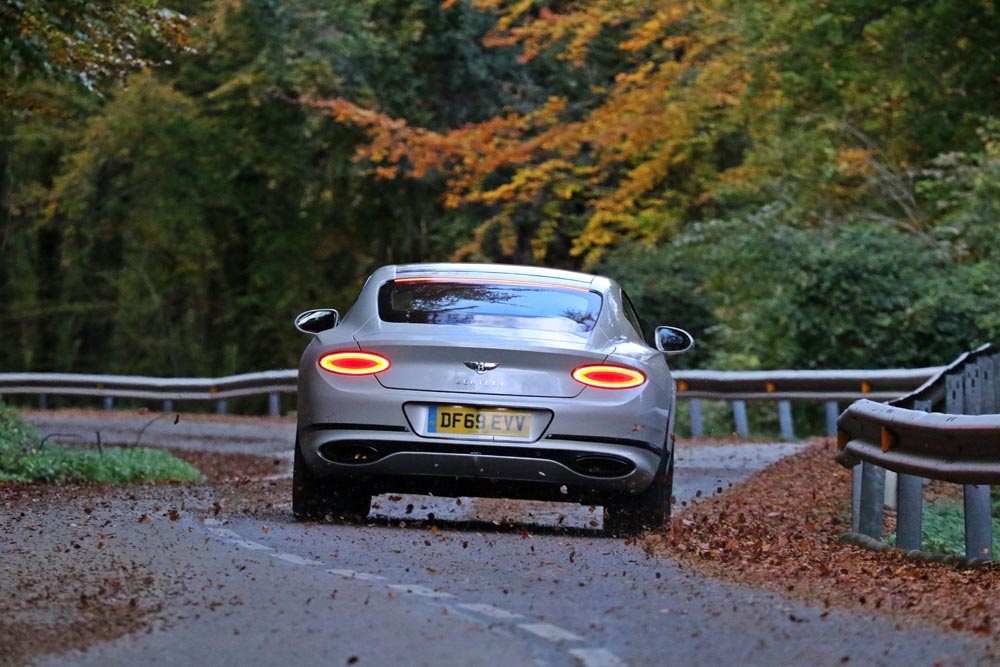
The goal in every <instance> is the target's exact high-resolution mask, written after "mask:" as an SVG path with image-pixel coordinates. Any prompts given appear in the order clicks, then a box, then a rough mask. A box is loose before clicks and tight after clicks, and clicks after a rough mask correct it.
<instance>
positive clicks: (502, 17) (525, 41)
mask: <svg viewBox="0 0 1000 667" xmlns="http://www.w3.org/2000/svg"><path fill="white" fill-rule="evenodd" d="M454 4H455V2H454V1H453V0H452V1H450V2H446V3H444V7H445V8H446V9H447V8H448V7H450V6H452V5H454ZM473 4H474V5H475V6H476V7H478V8H480V9H482V10H483V11H494V12H496V13H497V22H496V25H495V27H494V28H493V29H492V30H491V31H490V32H489V33H488V34H487V35H486V37H485V39H484V42H485V43H486V44H487V45H490V46H495V47H516V48H519V49H520V57H519V59H520V60H521V61H522V62H527V61H531V60H532V59H534V58H536V57H539V55H540V54H542V53H548V54H550V55H551V54H552V53H554V54H555V57H557V58H559V59H561V60H565V61H568V62H569V63H571V64H572V65H573V66H574V67H577V68H587V67H588V66H589V62H590V60H591V59H592V57H593V55H594V54H593V51H594V49H602V48H610V49H612V50H613V51H614V53H613V54H612V57H613V58H614V59H615V61H616V62H618V63H620V69H619V71H617V72H616V73H614V75H613V76H612V77H610V78H609V79H608V80H607V81H606V82H602V83H601V84H596V83H595V84H592V85H591V90H590V93H591V95H590V96H589V99H587V100H586V101H584V102H579V103H578V102H574V101H573V100H570V99H567V98H566V97H564V96H553V97H550V98H549V99H548V101H547V102H545V103H544V104H542V105H541V106H539V107H538V108H536V109H532V110H529V111H514V110H509V111H508V112H507V113H504V114H502V115H499V116H496V117H494V118H491V119H489V120H486V121H483V122H480V123H474V124H469V125H466V126H463V127H459V128H455V129H450V130H445V131H441V132H436V131H431V130H429V129H425V128H421V127H414V126H411V125H410V124H409V123H408V122H407V121H406V120H404V119H401V118H392V117H389V116H388V115H386V114H383V113H380V112H378V111H376V110H372V109H369V108H364V107H362V106H360V105H358V104H355V103H353V102H351V101H349V100H347V99H343V98H338V99H331V100H315V99H312V100H307V101H306V104H309V105H311V106H313V107H316V108H318V109H321V110H323V111H324V112H326V113H328V114H330V115H332V116H333V117H335V118H336V119H337V120H338V121H340V122H345V123H353V124H355V125H357V126H359V127H361V128H363V129H364V131H365V132H366V133H367V135H368V137H369V139H370V141H369V142H368V143H367V144H362V145H360V146H359V147H358V150H357V153H356V159H357V160H359V161H365V162H367V163H369V164H370V165H371V168H372V170H373V172H374V173H375V174H376V175H377V176H379V177H383V178H397V177H410V178H422V177H424V176H426V175H427V174H428V173H429V172H441V173H443V174H444V175H445V177H446V179H447V191H446V194H445V203H446V205H447V206H448V207H460V206H468V205H486V206H487V207H488V210H490V211H492V212H493V215H491V216H490V217H489V218H488V219H487V220H486V221H485V222H483V223H482V224H481V225H480V226H479V227H478V229H477V230H476V234H475V239H474V240H473V241H472V242H471V243H469V244H467V245H465V246H463V247H461V248H459V249H458V251H457V252H456V258H458V259H465V258H482V257H483V248H482V242H483V239H484V236H485V235H486V234H487V233H488V232H490V231H498V232H499V238H500V245H501V250H502V252H503V254H504V255H505V256H508V257H512V256H514V254H515V251H516V250H517V248H518V246H519V244H521V243H523V242H524V241H525V239H523V238H522V236H523V234H522V232H523V230H527V231H528V232H529V234H530V238H529V239H527V241H528V242H529V243H530V247H531V250H532V254H533V256H534V259H535V260H537V261H543V260H545V259H546V257H547V253H548V250H549V247H550V245H551V243H552V241H553V239H554V238H555V237H557V236H559V235H563V234H567V233H568V232H569V233H571V234H572V248H571V253H572V254H573V255H585V256H586V258H587V259H591V260H592V259H596V258H597V257H598V256H599V255H600V253H601V251H602V250H603V249H605V248H608V247H609V246H612V245H613V244H615V243H616V242H617V241H618V240H620V239H621V238H623V237H624V238H647V239H649V238H655V237H658V236H660V235H661V234H662V233H663V232H664V228H666V227H669V226H670V225H672V224H676V223H677V222H678V221H679V220H680V219H681V218H682V217H684V211H685V210H686V209H689V208H691V207H696V206H698V205H699V204H700V203H701V202H703V201H704V199H705V197H707V196H708V195H709V194H710V193H711V188H712V177H713V176H714V174H713V173H705V172H706V163H705V160H704V156H705V155H706V154H707V153H710V152H711V151H712V150H713V149H714V147H715V143H716V141H717V139H718V137H719V135H720V134H721V133H722V132H723V131H724V129H725V128H726V126H727V123H731V122H732V120H731V119H730V117H728V116H727V113H726V112H727V110H728V109H730V108H732V107H735V106H738V105H739V104H740V103H741V99H742V98H743V97H744V96H745V95H746V93H747V85H748V80H749V78H748V77H749V75H748V73H747V71H746V69H745V68H744V66H743V64H744V63H743V60H742V59H741V57H740V56H739V55H738V53H737V52H736V51H734V50H733V49H731V48H729V47H730V46H731V44H732V42H733V40H734V37H733V36H732V35H730V34H729V33H728V32H727V29H726V25H725V21H724V11H723V10H724V6H723V4H724V3H718V2H709V3H695V2H666V3H664V2H659V1H657V2H653V1H650V0H646V1H643V2H635V3H619V2H613V1H611V0H587V1H585V2H576V3H571V4H566V5H565V6H564V7H562V8H559V9H552V8H549V7H542V8H540V9H536V8H535V7H534V3H531V2H499V1H497V0H476V1H475V2H474V3H473ZM602 55H604V56H606V55H607V54H602ZM709 171H711V170H709ZM664 212H666V214H665V215H664ZM525 219H530V220H532V221H533V222H531V223H529V224H520V221H522V220H525Z"/></svg>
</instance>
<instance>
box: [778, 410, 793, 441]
mask: <svg viewBox="0 0 1000 667" xmlns="http://www.w3.org/2000/svg"><path fill="white" fill-rule="evenodd" d="M778 426H779V428H780V429H781V437H782V438H784V439H785V440H794V439H795V427H794V426H793V425H792V403H791V401H778Z"/></svg>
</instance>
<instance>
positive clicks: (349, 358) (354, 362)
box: [319, 352, 389, 375]
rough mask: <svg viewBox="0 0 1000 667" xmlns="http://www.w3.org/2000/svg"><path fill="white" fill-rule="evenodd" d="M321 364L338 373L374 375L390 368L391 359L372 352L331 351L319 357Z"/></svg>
mask: <svg viewBox="0 0 1000 667" xmlns="http://www.w3.org/2000/svg"><path fill="white" fill-rule="evenodd" d="M319 366H320V368H322V369H323V370H326V371H330V372H331V373H337V374H338V375H374V374H375V373H381V372H382V371H384V370H385V369H387V368H389V360H388V359H386V358H385V357H383V356H382V355H381V354H374V353H372V352H331V353H330V354H324V355H323V356H322V357H320V358H319Z"/></svg>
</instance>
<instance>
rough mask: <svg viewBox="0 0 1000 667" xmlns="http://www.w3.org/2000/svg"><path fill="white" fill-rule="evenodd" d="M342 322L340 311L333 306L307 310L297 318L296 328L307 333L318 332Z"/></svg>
mask: <svg viewBox="0 0 1000 667" xmlns="http://www.w3.org/2000/svg"><path fill="white" fill-rule="evenodd" d="M338 324H340V313H338V312H337V311H336V310H334V309H332V308H318V309H316V310H307V311H306V312H304V313H302V314H301V315H299V316H298V317H296V318H295V328H296V329H298V330H299V331H301V332H302V333H306V334H318V333H322V332H323V331H326V330H327V329H332V328H334V327H335V326H337V325H338Z"/></svg>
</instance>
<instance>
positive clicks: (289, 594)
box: [33, 417, 994, 667]
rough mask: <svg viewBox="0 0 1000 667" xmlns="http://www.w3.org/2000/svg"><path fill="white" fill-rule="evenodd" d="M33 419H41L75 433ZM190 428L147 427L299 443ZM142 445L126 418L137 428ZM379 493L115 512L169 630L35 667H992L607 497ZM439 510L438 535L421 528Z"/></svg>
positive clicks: (120, 535) (697, 461) (720, 466)
mask: <svg viewBox="0 0 1000 667" xmlns="http://www.w3.org/2000/svg"><path fill="white" fill-rule="evenodd" d="M33 420H34V421H35V422H36V423H37V424H38V425H39V426H40V430H41V431H42V432H45V431H46V429H49V428H52V429H56V430H62V429H63V428H64V427H65V426H67V425H65V424H52V423H45V419H44V417H41V418H39V417H34V418H33ZM147 421H148V420H147ZM181 423H184V422H181ZM70 426H75V427H76V428H78V429H81V430H82V429H84V428H85V427H89V425H87V424H82V423H79V422H77V423H76V424H71V425H70ZM105 426H106V425H105ZM178 426H179V424H178ZM164 428H165V429H166V428H167V427H166V426H164ZM190 428H191V430H190V431H186V432H185V433H184V434H183V435H182V434H181V433H180V432H179V431H175V432H174V436H175V437H174V438H173V439H172V438H171V436H170V435H169V434H163V433H161V434H159V435H155V437H154V433H151V431H152V429H153V427H150V428H149V429H147V431H146V433H145V434H144V436H143V437H144V438H145V437H150V440H149V441H148V442H155V441H160V442H164V443H166V442H168V441H169V442H170V443H171V444H174V445H175V446H192V447H202V446H214V447H220V448H225V449H227V450H229V451H240V450H241V449H242V448H248V449H253V450H254V451H256V452H258V453H267V454H273V453H275V452H280V451H286V452H287V450H288V449H289V445H288V443H289V442H290V441H291V439H290V438H288V437H286V436H287V435H288V434H290V433H291V428H292V427H291V426H290V425H288V424H284V423H276V422H272V423H269V424H267V425H266V426H262V427H260V428H250V429H249V430H250V431H252V433H250V434H247V433H242V432H241V429H242V427H241V426H240V427H237V426H234V425H211V426H207V427H199V426H198V425H197V424H195V425H193V426H190ZM216 430H218V432H216ZM285 431H287V432H288V433H285ZM105 433H111V429H110V428H109V429H107V431H105ZM133 435H134V433H133ZM244 436H246V437H244ZM250 436H253V437H250ZM130 438H131V436H129V435H128V433H127V425H121V441H131V440H130ZM104 440H105V441H108V440H114V438H112V437H104ZM144 442H145V440H144ZM793 449H794V446H787V445H765V446H752V447H750V446H745V445H741V446H723V447H699V448H690V449H686V450H683V451H682V452H681V453H680V454H679V456H678V460H677V468H676V485H675V495H676V496H677V498H678V502H681V501H685V500H688V499H690V498H691V497H693V496H694V494H695V493H697V492H698V491H703V492H705V493H711V492H712V491H713V490H714V489H716V488H717V487H720V486H721V487H725V486H727V485H728V484H729V483H730V482H735V481H738V480H739V479H741V478H742V477H744V476H746V475H748V474H749V473H750V472H752V471H753V470H755V469H759V468H760V467H763V466H764V465H766V464H767V463H768V462H770V461H773V460H775V459H776V458H778V457H780V456H781V455H784V454H787V453H789V452H790V451H792V450H793ZM376 503H377V505H378V507H377V508H375V509H373V512H372V515H371V517H370V519H369V521H368V522H367V525H327V524H298V523H295V522H294V521H292V519H291V516H290V507H278V508H275V512H274V513H273V514H272V515H270V516H269V517H268V518H266V519H250V518H231V517H226V515H225V514H220V515H218V516H217V517H214V518H209V519H208V520H205V519H204V515H202V516H198V514H197V513H192V512H187V513H185V514H184V515H183V516H182V517H181V519H180V520H178V521H155V522H151V523H140V522H136V521H135V520H134V515H135V513H137V512H141V511H143V508H142V507H132V508H130V510H129V512H130V513H129V516H128V517H125V518H123V517H122V516H121V514H120V512H119V513H118V514H116V510H115V509H114V508H109V509H106V510H100V511H101V512H107V513H108V516H107V521H109V522H111V525H112V528H108V529H105V530H115V531H116V534H115V538H116V539H115V543H116V551H117V555H118V557H119V558H122V559H140V560H142V562H146V563H149V564H150V565H151V566H152V567H153V568H154V569H156V570H158V571H162V572H164V573H167V574H168V575H170V576H174V577H176V578H177V579H178V581H180V580H183V585H179V586H178V587H177V590H178V591H179V592H177V593H176V594H174V595H172V596H171V597H170V599H167V600H164V601H163V609H162V611H161V612H160V614H159V621H158V622H157V623H156V624H155V626H154V628H153V629H152V631H150V632H148V633H141V634H137V635H133V636H128V637H123V638H121V639H118V640H115V641H112V642H110V643H107V644H104V645H99V646H96V647H93V648H91V649H90V650H88V651H87V652H86V653H82V654H81V653H72V654H67V655H55V656H48V657H46V658H43V659H41V660H39V661H37V663H36V664H39V665H51V666H64V665H95V666H96V665H102V666H103V665H241V666H253V665H277V664H283V665H305V664H316V665H352V664H357V665H428V666H429V665H463V666H471V665H480V664H482V665H512V666H517V665H526V666H528V665H531V666H536V665H552V666H557V665H585V666H587V667H601V666H612V665H712V666H713V667H714V666H720V667H725V666H728V665H734V666H736V665H741V666H755V665H761V666H764V665H767V666H769V667H774V666H783V665H843V664H854V665H907V666H911V665H912V666H916V665H928V666H931V665H942V666H943V665H980V664H983V665H986V664H994V663H993V662H992V661H991V658H990V657H989V655H988V654H987V653H985V648H984V647H983V645H981V644H980V643H979V642H977V641H976V640H974V639H971V638H968V637H965V636H960V635H956V634H953V633H946V632H944V631H940V630H936V629H933V630H932V629H927V628H912V627H905V626H900V625H897V624H896V623H895V622H893V621H891V620H888V619H886V618H885V617H880V616H874V615H869V614H858V613H853V612H844V611H835V610H824V609H823V608H821V607H810V606H807V605H805V604H803V603H801V602H797V601H790V600H787V599H784V598H782V597H780V596H777V595H774V594H770V593H765V592H761V591H760V590H756V589H754V588H752V587H749V586H737V585H732V584H727V583H722V582H718V581H714V580H711V579H707V578H704V577H701V576H699V575H696V574H694V573H691V572H687V571H685V570H683V569H682V568H681V567H679V566H678V565H677V564H676V563H674V562H672V561H670V560H666V559H650V558H647V557H646V555H645V554H644V553H643V552H642V550H641V549H640V548H639V547H638V546H636V545H634V544H627V543H625V542H623V541H622V540H620V539H610V538H605V537H603V536H602V534H601V532H600V531H599V525H600V519H599V515H600V510H599V509H598V510H596V511H591V510H590V509H589V508H586V507H579V506H573V505H553V504H549V503H515V502H504V501H492V500H482V501H477V500H472V499H462V502H461V504H458V503H457V502H456V500H455V499H445V498H428V497H422V496H404V497H401V498H399V499H398V500H395V499H390V498H389V497H386V496H380V497H378V498H376ZM410 505H412V509H411V508H410V507H409V506H410ZM429 513H433V514H434V515H435V516H436V518H437V522H436V524H435V527H434V528H433V529H432V528H429V527H428V526H427V525H426V524H424V523H423V522H422V521H420V520H422V519H425V518H426V517H427V515H428V514H429ZM97 518H101V517H97ZM498 524H499V525H498ZM595 524H596V525H595ZM567 527H568V528H567Z"/></svg>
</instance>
